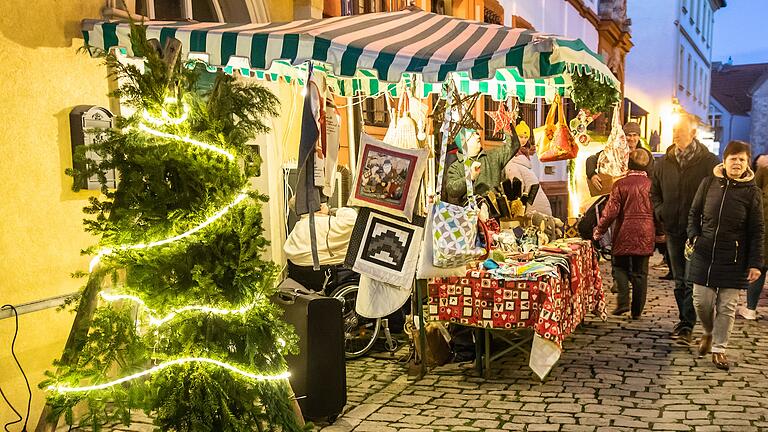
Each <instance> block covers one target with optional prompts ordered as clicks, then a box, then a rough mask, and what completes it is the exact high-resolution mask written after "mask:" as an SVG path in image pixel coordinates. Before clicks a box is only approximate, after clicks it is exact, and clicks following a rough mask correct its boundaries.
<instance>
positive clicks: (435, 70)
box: [83, 8, 619, 98]
mask: <svg viewBox="0 0 768 432" xmlns="http://www.w3.org/2000/svg"><path fill="white" fill-rule="evenodd" d="M143 25H144V26H145V27H146V33H147V37H149V38H157V39H159V41H160V43H161V44H162V43H164V41H165V39H167V38H169V37H175V38H176V39H178V40H180V41H181V43H182V56H184V57H193V56H194V57H195V58H198V59H203V60H205V61H207V63H208V64H209V65H211V66H213V67H218V68H224V69H225V70H226V69H227V68H229V69H232V68H237V69H240V70H244V71H245V72H246V73H250V72H253V73H254V74H255V75H258V73H256V71H261V73H262V74H263V72H265V71H266V72H276V73H278V74H279V75H281V76H285V75H286V74H288V75H289V76H293V77H296V78H298V79H300V77H301V76H302V75H303V76H306V74H305V73H297V72H296V69H297V68H299V67H301V65H303V64H304V63H305V62H306V61H308V60H310V61H312V62H313V63H316V64H318V66H320V67H321V68H323V69H325V71H327V72H328V73H329V74H333V75H335V76H336V77H339V78H343V79H355V80H358V81H357V82H346V83H345V86H346V87H349V90H350V92H349V93H352V92H353V91H354V90H361V89H360V87H361V85H360V79H362V80H365V81H366V82H371V81H372V80H376V81H378V82H379V84H377V85H375V86H373V87H376V88H378V90H379V91H380V90H381V87H382V86H383V85H386V84H396V83H398V82H400V80H401V78H404V76H405V75H409V76H410V75H414V74H417V75H419V80H420V81H422V82H424V83H425V84H440V83H442V82H443V81H444V80H445V79H446V77H447V76H448V74H449V73H455V74H458V75H462V74H463V75H465V76H466V78H467V79H468V80H472V81H474V82H476V83H479V84H478V87H479V90H478V91H481V92H483V93H486V94H491V95H493V96H494V97H496V96H497V95H498V96H501V97H500V98H506V96H507V95H510V94H511V95H515V94H518V93H519V92H518V90H520V91H525V93H526V94H527V95H526V98H528V97H530V96H533V95H536V96H545V95H544V94H540V95H537V94H535V93H536V92H537V91H538V90H537V89H534V87H535V84H536V83H534V82H533V80H537V79H538V80H554V79H560V80H562V78H563V77H568V76H570V75H571V74H574V73H578V74H583V73H588V74H594V75H595V76H597V78H598V79H599V80H600V81H602V82H607V83H609V84H610V85H612V86H614V87H616V88H618V86H619V83H618V80H617V79H616V77H615V76H614V75H613V73H612V72H611V71H610V69H608V67H607V66H606V65H605V64H604V63H603V59H602V56H600V55H598V54H596V53H595V52H593V51H592V50H590V49H589V48H588V47H587V46H586V45H585V44H584V43H583V42H582V41H581V40H578V39H569V38H565V37H561V36H555V35H551V34H545V33H539V32H535V31H530V30H524V29H512V28H509V27H504V26H501V25H495V24H486V23H481V22H478V21H471V20H465V19H459V18H455V17H450V16H445V15H437V14H433V13H428V12H424V11H422V10H420V9H417V8H407V9H405V10H402V11H398V12H381V13H370V14H364V15H353V16H343V17H333V18H326V19H310V20H300V21H294V22H288V23H259V24H226V23H189V22H168V21H150V22H145V23H143ZM129 34H130V25H129V24H128V23H124V22H111V21H90V20H86V21H84V23H83V35H84V37H85V41H86V44H88V45H89V46H90V47H94V48H100V49H104V50H109V49H111V48H113V47H121V48H124V49H125V50H126V53H127V55H129V56H131V55H133V52H132V46H131V43H130V40H129ZM201 55H202V56H204V57H201ZM291 69H293V70H291ZM513 74H515V75H517V77H519V78H520V79H513V78H512V75H513ZM361 75H363V76H362V77H361ZM517 77H514V78H517ZM489 81H495V82H499V81H500V82H501V85H496V84H494V83H493V82H490V83H489ZM342 82H344V81H342ZM347 84H348V85H347ZM528 84H530V88H529V89H527V90H526V89H525V87H526V85H528ZM542 84H546V83H544V82H543V81H542ZM556 84H557V85H558V86H559V88H560V89H562V90H564V87H563V86H566V85H567V84H568V83H567V82H561V83H556ZM365 85H368V84H365ZM435 87H436V88H437V90H438V91H439V89H440V86H439V85H437V86H435ZM470 87H471V86H470ZM486 88H487V90H486ZM496 89H498V91H497V90H496ZM562 90H561V91H562ZM373 91H376V90H373ZM343 93H344V92H343V91H342V92H340V93H337V94H342V95H343ZM528 95H530V96H528Z"/></svg>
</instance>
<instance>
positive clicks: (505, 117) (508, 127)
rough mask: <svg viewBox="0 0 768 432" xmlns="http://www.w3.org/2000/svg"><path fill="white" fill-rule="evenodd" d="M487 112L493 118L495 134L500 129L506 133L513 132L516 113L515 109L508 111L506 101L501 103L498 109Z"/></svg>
mask: <svg viewBox="0 0 768 432" xmlns="http://www.w3.org/2000/svg"><path fill="white" fill-rule="evenodd" d="M485 114H486V115H487V116H488V117H490V118H491V119H493V134H494V135H496V134H498V133H499V131H504V133H506V134H511V133H512V125H513V124H514V123H515V113H514V112H513V111H507V107H506V104H505V103H503V102H502V103H500V104H499V109H497V110H496V111H486V112H485Z"/></svg>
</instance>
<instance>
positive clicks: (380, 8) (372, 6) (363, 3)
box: [357, 0, 387, 14]
mask: <svg viewBox="0 0 768 432" xmlns="http://www.w3.org/2000/svg"><path fill="white" fill-rule="evenodd" d="M386 10H387V9H386V7H385V6H384V1H383V0H358V2H357V13H358V14H365V13H372V12H385V11H386Z"/></svg>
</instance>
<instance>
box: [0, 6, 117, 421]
mask: <svg viewBox="0 0 768 432" xmlns="http://www.w3.org/2000/svg"><path fill="white" fill-rule="evenodd" d="M102 5H103V1H102V0H77V1H69V0H68V1H61V0H37V1H35V2H30V1H29V0H2V1H0V89H1V90H0V118H2V127H0V155H1V156H0V184H2V192H0V221H2V222H0V223H1V224H2V228H1V229H0V304H5V303H12V304H19V303H25V302H29V301H31V300H36V299H41V298H47V297H52V296H56V295H60V294H65V293H69V292H73V291H76V290H77V289H78V287H79V286H80V284H81V281H78V280H73V279H71V278H70V277H69V274H70V273H71V272H72V271H74V270H78V269H85V268H87V261H88V260H87V258H85V257H81V256H80V253H79V251H80V249H81V248H83V247H85V246H88V245H89V244H90V243H91V242H92V240H91V239H90V238H89V236H88V235H86V234H85V233H84V232H83V230H82V224H81V222H80V221H81V219H82V217H83V214H82V213H81V208H82V207H83V205H84V204H85V199H86V198H87V197H88V195H89V193H88V192H81V193H74V192H72V191H71V190H70V185H71V180H70V179H69V178H68V177H66V176H65V175H64V169H65V168H67V167H68V166H70V165H71V151H70V139H69V117H68V114H69V111H70V110H71V109H72V107H74V106H75V105H79V104H93V105H101V106H106V107H109V105H108V100H107V97H106V93H107V92H108V88H107V80H106V69H105V68H104V67H103V66H102V65H101V64H100V62H99V61H98V60H94V59H91V58H90V57H88V56H87V55H83V54H78V53H77V52H76V51H77V48H79V47H80V46H81V45H82V36H81V34H80V31H79V28H80V23H79V22H80V20H81V19H82V18H97V17H98V16H99V9H100V7H101V6H102ZM72 318H73V316H72V315H70V314H68V313H64V312H56V311H55V310H46V311H41V312H34V313H30V314H27V315H22V316H21V317H20V330H19V337H18V340H17V342H16V352H17V354H18V356H19V359H20V361H21V363H22V365H23V366H24V368H25V370H26V372H27V375H28V376H29V380H30V383H31V386H32V389H33V400H32V414H31V416H30V420H29V425H30V426H31V428H30V429H32V428H34V426H35V425H36V422H37V419H38V417H39V413H40V409H41V407H42V403H43V394H42V392H41V391H39V390H38V389H37V383H38V382H40V381H41V380H42V378H43V375H42V372H43V371H44V370H45V369H46V368H50V365H51V361H52V360H53V359H54V358H56V357H58V356H59V355H60V354H61V350H62V347H63V345H64V341H65V339H66V336H67V334H68V332H69V328H70V326H71V321H72ZM13 330H14V320H13V319H12V318H11V319H4V320H0V386H2V389H3V391H4V392H5V393H6V394H7V395H9V397H10V399H11V401H12V402H13V403H14V404H15V406H16V407H17V408H18V409H20V410H23V411H25V408H26V388H25V387H24V384H23V380H22V377H21V374H20V373H19V372H18V370H16V368H15V367H14V366H15V365H14V363H13V361H12V358H11V357H10V355H9V349H8V347H9V345H10V342H11V338H12V336H13ZM11 419H14V416H13V414H12V412H11V411H10V410H9V409H8V408H7V407H6V406H5V404H2V403H0V424H4V423H6V422H7V421H9V420H11ZM17 426H18V425H17ZM11 430H14V431H17V430H20V428H19V427H16V428H15V429H14V428H13V427H12V428H11Z"/></svg>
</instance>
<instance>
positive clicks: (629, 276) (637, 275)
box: [611, 255, 649, 317]
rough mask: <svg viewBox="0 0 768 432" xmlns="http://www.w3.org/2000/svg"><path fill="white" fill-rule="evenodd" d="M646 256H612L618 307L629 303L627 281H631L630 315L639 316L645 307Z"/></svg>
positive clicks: (626, 305) (646, 283) (646, 286)
mask: <svg viewBox="0 0 768 432" xmlns="http://www.w3.org/2000/svg"><path fill="white" fill-rule="evenodd" d="M648 258H649V257H647V256H629V255H619V256H613V257H612V259H611V261H612V270H611V272H612V274H613V280H614V281H616V286H617V288H618V290H619V294H618V299H617V300H618V302H617V303H618V307H619V308H625V307H628V306H629V305H630V304H629V283H630V282H631V283H632V307H631V309H630V311H631V313H632V317H639V316H640V315H641V314H642V313H643V308H645V296H646V292H647V288H648Z"/></svg>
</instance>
